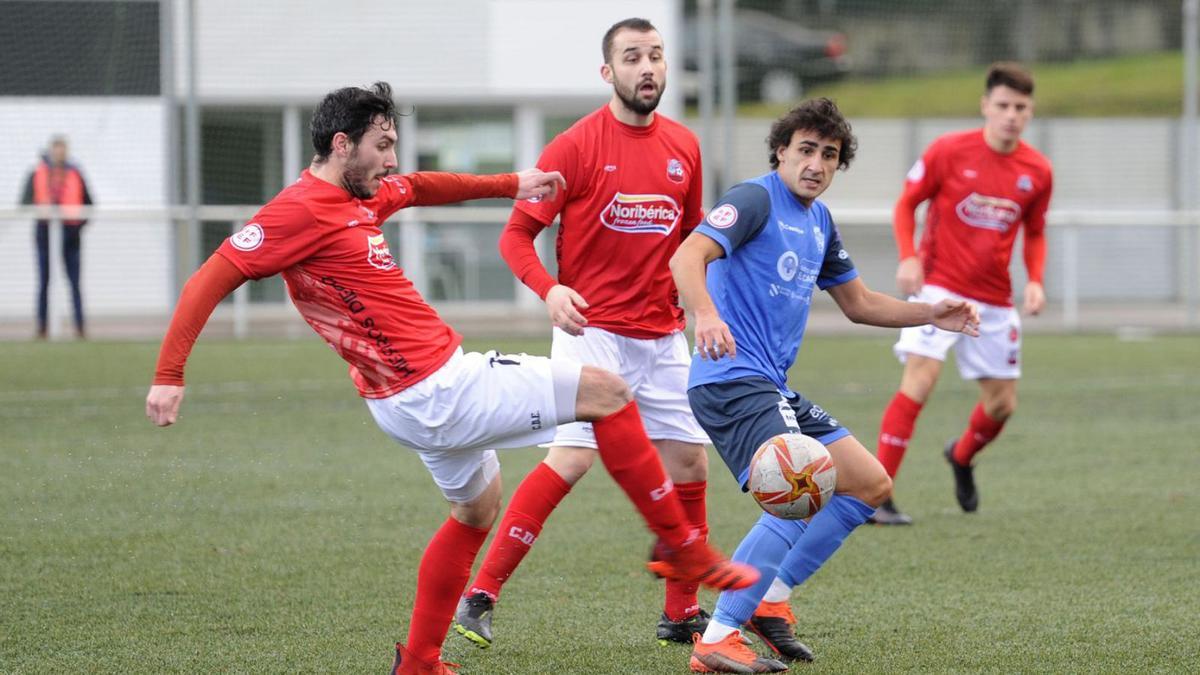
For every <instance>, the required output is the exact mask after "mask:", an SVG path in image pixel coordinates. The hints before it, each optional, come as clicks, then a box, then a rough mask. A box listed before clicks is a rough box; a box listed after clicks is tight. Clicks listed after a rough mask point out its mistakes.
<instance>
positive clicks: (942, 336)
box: [892, 285, 963, 363]
mask: <svg viewBox="0 0 1200 675" xmlns="http://www.w3.org/2000/svg"><path fill="white" fill-rule="evenodd" d="M960 297H961V296H958V295H956V294H954V293H951V292H950V291H948V290H946V289H944V288H941V287H939V286H930V285H925V286H922V287H921V291H920V293H918V294H917V295H915V296H912V297H911V298H909V301H916V302H927V303H930V304H936V303H937V302H939V301H941V300H945V299H947V298H960ZM962 337H963V336H962V334H961V333H955V332H952V331H948V330H942V329H941V328H938V327H937V326H934V325H932V324H925V325H924V326H909V327H908V328H901V329H900V338H899V339H898V340H897V341H896V344H895V345H893V346H892V352H893V353H895V355H896V358H897V359H899V360H900V362H901V363H905V362H906V361H907V360H908V355H909V354H915V355H917V356H924V357H926V358H930V359H935V360H937V361H945V360H946V354H947V353H949V351H950V350H951V349H953V348H954V345H955V344H957V343H958V342H959V341H960V340H961V339H962Z"/></svg>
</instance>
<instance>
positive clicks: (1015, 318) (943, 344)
mask: <svg viewBox="0 0 1200 675" xmlns="http://www.w3.org/2000/svg"><path fill="white" fill-rule="evenodd" d="M945 298H958V299H960V300H966V301H968V302H971V303H974V304H975V305H976V306H977V307H979V337H977V338H973V337H970V336H969V335H963V334H962V333H953V332H951V331H947V330H942V329H940V328H937V327H935V326H932V325H925V326H914V327H912V328H903V329H901V330H900V339H899V340H898V341H897V342H896V344H895V346H894V347H892V350H893V351H894V352H895V353H896V357H897V358H899V359H900V363H904V362H905V360H906V359H907V357H908V355H909V354H916V355H917V356H926V357H929V358H931V359H937V360H938V361H945V360H946V353H947V352H949V351H950V348H951V347H953V348H954V358H955V361H956V362H957V363H958V372H959V374H960V375H961V376H962V378H963V379H964V380H979V379H984V378H988V379H997V380H1015V379H1018V378H1020V377H1021V317H1020V316H1019V315H1018V314H1017V310H1016V308H1013V307H1000V306H997V305H986V304H984V303H982V302H979V301H977V300H972V299H970V298H964V297H963V296H961V295H958V294H956V293H952V292H950V291H948V290H946V289H945V288H942V287H940V286H928V285H927V286H924V287H922V288H921V292H920V293H918V294H917V295H915V296H913V297H911V298H909V300H910V301H920V302H928V303H930V304H933V303H936V302H938V301H939V300H943V299H945Z"/></svg>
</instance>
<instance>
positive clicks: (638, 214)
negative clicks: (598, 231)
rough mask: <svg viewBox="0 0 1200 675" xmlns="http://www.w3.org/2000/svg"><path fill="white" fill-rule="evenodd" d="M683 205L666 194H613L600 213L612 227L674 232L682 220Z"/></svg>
mask: <svg viewBox="0 0 1200 675" xmlns="http://www.w3.org/2000/svg"><path fill="white" fill-rule="evenodd" d="M679 216H680V211H679V205H678V204H676V203H675V200H674V199H671V198H670V197H668V196H666V195H627V194H624V193H621V192H618V193H617V194H615V195H613V198H612V201H610V202H609V203H608V206H605V207H604V210H603V211H602V212H601V213H600V222H601V223H603V224H604V226H605V227H607V228H608V229H610V230H616V231H618V232H631V233H634V234H662V235H666V234H670V232H671V230H673V229H675V224H676V223H678V222H679Z"/></svg>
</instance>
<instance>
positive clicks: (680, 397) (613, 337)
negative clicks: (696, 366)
mask: <svg viewBox="0 0 1200 675" xmlns="http://www.w3.org/2000/svg"><path fill="white" fill-rule="evenodd" d="M550 355H551V356H552V357H553V358H554V359H559V358H561V359H564V360H566V359H570V360H572V361H577V362H579V363H583V364H587V365H589V366H597V367H599V368H603V369H605V370H608V371H611V372H614V373H617V374H618V375H620V376H621V379H623V380H625V382H626V383H627V384H628V385H629V389H630V391H632V392H633V398H634V400H636V401H637V404H638V410H639V411H641V414H642V424H643V425H645V427H646V435H648V436H649V437H650V440H654V441H660V440H669V441H682V442H684V443H707V442H708V436H706V435H705V434H704V430H703V429H701V428H700V424H699V423H697V422H696V418H695V417H693V416H692V406H691V405H690V404H689V403H688V397H687V380H688V369H689V368H691V365H692V355H691V351H690V350H689V349H688V342H687V337H685V336H684V334H683V333H671V334H670V335H664V336H663V337H660V338H652V339H644V340H643V339H638V338H630V337H625V336H623V335H617V334H615V333H610V332H608V331H606V330H603V329H600V328H586V329H584V331H583V335H580V336H574V335H570V334H568V333H567V332H566V331H563V330H562V329H559V328H555V329H554V338H553V343H552V344H551V346H550ZM548 445H555V446H568V447H574V448H595V447H596V434H595V433H594V432H593V431H592V424H591V423H590V422H574V423H572V424H564V425H562V426H560V427H559V428H558V434H556V435H555V436H554V441H553V442H552V443H550V444H548Z"/></svg>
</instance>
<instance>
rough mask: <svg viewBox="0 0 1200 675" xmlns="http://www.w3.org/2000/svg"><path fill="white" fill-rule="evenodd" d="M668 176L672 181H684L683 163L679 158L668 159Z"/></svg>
mask: <svg viewBox="0 0 1200 675" xmlns="http://www.w3.org/2000/svg"><path fill="white" fill-rule="evenodd" d="M667 178H669V179H671V182H672V183H682V182H683V163H682V162H680V161H679V160H677V159H671V160H667Z"/></svg>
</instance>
